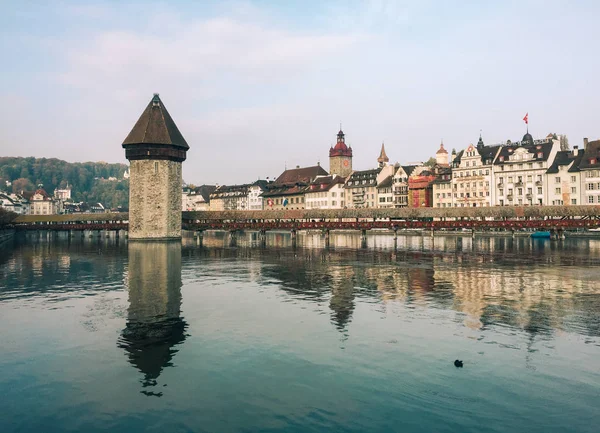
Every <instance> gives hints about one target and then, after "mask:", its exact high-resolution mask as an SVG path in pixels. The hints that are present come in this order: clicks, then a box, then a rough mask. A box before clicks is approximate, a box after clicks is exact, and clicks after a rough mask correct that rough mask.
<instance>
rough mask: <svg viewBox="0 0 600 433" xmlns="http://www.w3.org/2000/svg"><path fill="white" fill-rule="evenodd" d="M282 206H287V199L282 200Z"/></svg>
mask: <svg viewBox="0 0 600 433" xmlns="http://www.w3.org/2000/svg"><path fill="white" fill-rule="evenodd" d="M283 205H284V206H287V205H288V199H287V197H286V198H284V199H283Z"/></svg>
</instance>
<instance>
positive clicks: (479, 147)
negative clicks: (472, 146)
mask: <svg viewBox="0 0 600 433" xmlns="http://www.w3.org/2000/svg"><path fill="white" fill-rule="evenodd" d="M483 146H484V144H483V138H481V132H480V133H479V141H477V149H482V148H483Z"/></svg>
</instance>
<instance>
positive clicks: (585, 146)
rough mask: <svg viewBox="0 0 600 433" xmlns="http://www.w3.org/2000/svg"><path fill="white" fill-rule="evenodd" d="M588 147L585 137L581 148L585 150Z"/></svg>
mask: <svg viewBox="0 0 600 433" xmlns="http://www.w3.org/2000/svg"><path fill="white" fill-rule="evenodd" d="M587 147H588V139H587V137H586V138H584V139H583V150H586V149H587Z"/></svg>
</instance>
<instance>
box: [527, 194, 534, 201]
mask: <svg viewBox="0 0 600 433" xmlns="http://www.w3.org/2000/svg"><path fill="white" fill-rule="evenodd" d="M532 197H533V196H532V194H525V198H526V199H527V200H531V199H532Z"/></svg>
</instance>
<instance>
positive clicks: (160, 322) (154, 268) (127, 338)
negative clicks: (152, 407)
mask: <svg viewBox="0 0 600 433" xmlns="http://www.w3.org/2000/svg"><path fill="white" fill-rule="evenodd" d="M126 287H127V289H128V291H129V308H128V310H127V324H126V326H125V329H123V331H122V333H121V338H120V339H119V343H118V344H119V347H121V348H122V349H124V350H125V351H126V353H127V355H128V358H129V362H130V363H131V365H133V366H134V367H135V368H137V369H138V370H139V371H140V372H141V373H143V375H144V378H143V380H142V386H143V388H145V389H144V390H142V391H141V392H142V393H143V394H146V395H153V396H158V397H160V396H162V392H160V391H153V390H151V389H152V387H155V386H158V381H157V379H158V377H159V376H160V374H161V372H162V371H163V369H164V368H166V367H169V366H172V359H173V356H174V355H175V353H177V350H178V349H177V348H176V346H177V345H179V344H181V343H182V342H183V341H184V340H185V338H186V328H187V324H186V322H185V321H184V320H183V318H181V317H180V313H181V243H180V242H130V243H129V265H128V270H127V279H126ZM146 388H147V389H146Z"/></svg>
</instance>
